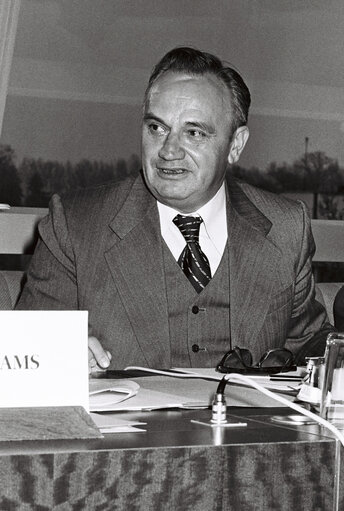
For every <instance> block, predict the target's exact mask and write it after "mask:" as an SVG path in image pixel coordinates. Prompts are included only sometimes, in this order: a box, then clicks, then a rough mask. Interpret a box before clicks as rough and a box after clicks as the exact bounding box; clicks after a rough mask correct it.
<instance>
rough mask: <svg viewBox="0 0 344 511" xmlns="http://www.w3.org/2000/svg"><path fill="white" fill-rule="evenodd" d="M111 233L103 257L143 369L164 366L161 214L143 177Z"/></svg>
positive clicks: (166, 334)
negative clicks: (139, 351) (119, 297)
mask: <svg viewBox="0 0 344 511" xmlns="http://www.w3.org/2000/svg"><path fill="white" fill-rule="evenodd" d="M110 228H111V229H112V231H113V232H114V235H113V236H112V238H113V240H112V246H111V247H110V248H109V249H108V250H107V252H106V254H105V258H106V261H107V263H108V265H109V268H110V271H111V274H112V277H113V279H114V282H115V285H116V287H117V289H118V292H119V294H120V296H121V300H122V303H123V305H124V307H125V309H126V311H127V314H128V317H129V318H130V322H131V325H132V328H133V330H134V333H135V335H136V338H137V340H138V342H139V344H140V347H141V350H142V352H143V354H144V356H145V358H146V361H147V365H148V366H151V367H153V366H154V367H159V366H160V367H168V366H169V364H170V356H171V355H170V344H169V325H168V311H167V298H166V285H165V278H164V268H163V257H162V239H161V235H160V222H159V213H158V209H157V206H156V201H155V199H154V198H153V197H152V196H151V195H150V193H149V192H148V190H146V188H145V186H144V184H143V182H142V180H141V178H139V179H138V180H136V181H135V183H134V185H133V188H132V190H131V192H130V194H129V195H128V197H127V200H126V201H125V203H124V204H123V207H122V208H121V210H120V211H119V213H118V214H117V215H116V217H115V218H114V219H113V220H112V222H111V224H110Z"/></svg>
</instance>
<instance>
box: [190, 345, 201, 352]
mask: <svg viewBox="0 0 344 511" xmlns="http://www.w3.org/2000/svg"><path fill="white" fill-rule="evenodd" d="M191 349H192V351H193V352H194V353H197V352H198V351H199V346H198V344H193V345H192V346H191Z"/></svg>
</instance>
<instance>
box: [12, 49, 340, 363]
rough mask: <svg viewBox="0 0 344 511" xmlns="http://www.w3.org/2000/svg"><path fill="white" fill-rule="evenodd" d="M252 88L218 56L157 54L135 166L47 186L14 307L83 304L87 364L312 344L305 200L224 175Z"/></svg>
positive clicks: (321, 323)
mask: <svg viewBox="0 0 344 511" xmlns="http://www.w3.org/2000/svg"><path fill="white" fill-rule="evenodd" d="M249 105H250V93H249V90H248V88H247V86H246V84H245V83H244V81H243V79H242V78H241V76H240V75H239V74H238V73H237V72H236V71H235V70H234V69H232V68H229V67H226V66H225V65H223V64H222V62H221V61H220V60H219V59H218V58H217V57H215V56H213V55H210V54H207V53H203V52H200V51H198V50H194V49H191V48H176V49H174V50H172V51H171V52H169V53H168V54H167V55H165V57H163V59H162V60H161V61H160V62H159V63H158V64H157V66H156V67H155V69H154V70H153V73H152V75H151V77H150V80H149V84H148V87H147V91H146V95H145V102H144V113H143V122H142V168H143V172H142V174H143V175H142V176H141V175H140V176H139V177H137V178H136V179H135V180H126V181H122V182H119V183H117V184H113V183H112V184H106V185H104V186H99V187H96V188H93V189H89V190H80V191H77V192H75V193H71V194H70V195H69V196H66V197H63V198H60V197H58V196H54V197H53V198H52V201H51V206H50V214H49V215H48V216H47V217H46V218H45V219H44V220H43V221H42V222H41V224H40V227H39V231H40V241H39V243H38V246H37V248H36V251H35V254H34V256H33V259H32V262H31V265H30V268H29V271H28V278H27V284H26V286H25V288H24V291H23V293H22V296H21V299H20V302H19V304H18V308H20V309H27V308H31V309H86V310H88V311H89V333H90V339H89V353H90V366H91V368H94V367H96V368H106V367H113V368H123V367H125V366H126V365H130V364H136V365H144V366H149V367H160V368H162V367H171V366H172V367H173V366H175V367H176V366H193V367H205V366H208V367H211V366H215V365H216V364H217V363H218V362H219V360H220V359H221V357H222V355H223V354H224V353H225V352H226V351H227V350H229V349H230V348H231V347H234V346H236V345H237V346H240V347H245V348H248V349H249V350H251V352H252V354H253V357H254V359H255V360H258V359H259V357H260V356H261V355H262V354H263V353H264V352H265V351H267V350H269V349H272V348H278V347H286V348H288V349H290V350H291V351H292V352H293V353H294V354H295V356H296V358H297V360H298V361H299V362H301V361H303V360H304V356H305V355H313V356H316V355H322V354H323V351H324V344H325V339H326V335H327V333H328V331H329V329H330V328H331V327H330V325H329V324H328V323H327V317H326V313H325V310H324V309H323V307H322V306H321V305H320V304H319V303H318V302H316V300H315V293H314V281H313V277H312V271H311V258H312V255H313V253H314V242H313V238H312V234H311V230H310V220H309V217H308V215H307V212H306V210H305V207H304V205H303V204H302V203H298V202H293V201H290V200H288V199H286V198H284V197H280V196H276V195H273V194H270V193H268V192H265V191H262V190H258V189H256V188H254V187H252V186H249V185H247V184H244V183H239V182H236V181H235V180H231V181H230V182H229V184H226V181H225V176H226V169H227V167H228V164H229V165H231V164H234V163H236V162H237V161H238V159H239V157H240V154H241V152H242V151H243V149H244V147H245V144H246V142H247V139H248V136H249V131H248V127H247V115H248V109H249Z"/></svg>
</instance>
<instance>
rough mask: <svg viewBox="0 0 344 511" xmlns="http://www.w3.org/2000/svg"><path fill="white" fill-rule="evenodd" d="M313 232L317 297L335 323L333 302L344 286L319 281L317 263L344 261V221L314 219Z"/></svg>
mask: <svg viewBox="0 0 344 511" xmlns="http://www.w3.org/2000/svg"><path fill="white" fill-rule="evenodd" d="M312 232H313V236H314V241H315V245H316V251H315V254H314V257H313V263H315V270H314V276H315V281H316V290H317V299H318V301H320V302H321V303H322V304H323V305H324V306H325V308H326V310H327V313H328V317H329V319H330V322H331V323H332V324H333V323H334V320H333V303H334V299H335V297H336V294H337V293H338V291H339V289H340V288H341V287H343V286H344V282H343V281H342V280H340V279H339V280H338V282H318V278H319V274H318V271H317V269H316V264H317V263H344V221H343V220H315V219H313V220H312Z"/></svg>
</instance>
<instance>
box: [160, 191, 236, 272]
mask: <svg viewBox="0 0 344 511" xmlns="http://www.w3.org/2000/svg"><path fill="white" fill-rule="evenodd" d="M157 204H158V210H159V216H160V229H161V235H162V237H163V238H164V240H165V242H166V244H167V246H168V248H169V249H170V251H171V252H172V255H173V257H174V258H175V260H176V261H178V259H179V256H180V254H181V253H182V251H183V249H184V247H185V245H186V242H185V239H184V236H183V235H182V233H181V232H180V230H179V229H178V227H177V226H176V225H175V224H174V223H173V218H174V217H175V216H176V215H178V214H179V215H184V216H201V217H202V219H203V222H202V223H201V226H200V231H199V244H200V246H201V249H202V250H203V252H204V253H205V255H206V256H207V258H208V261H209V264H210V269H211V276H214V274H215V272H216V270H217V268H218V266H219V264H220V261H221V258H222V255H223V252H224V249H225V246H226V242H227V214H226V190H225V185H224V183H223V184H222V186H221V187H220V189H219V190H218V192H217V193H216V195H214V197H213V198H212V199H210V201H209V202H207V203H206V204H204V206H202V207H201V208H200V209H198V210H197V211H195V212H193V213H188V214H187V215H186V214H185V213H181V212H180V211H177V210H176V209H173V208H170V207H169V206H165V205H164V204H161V202H159V201H157Z"/></svg>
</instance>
